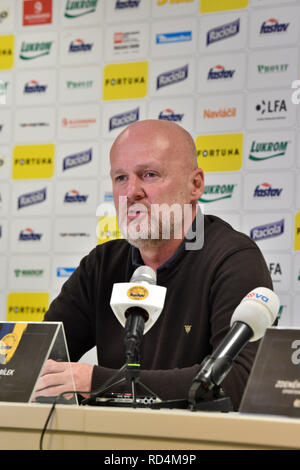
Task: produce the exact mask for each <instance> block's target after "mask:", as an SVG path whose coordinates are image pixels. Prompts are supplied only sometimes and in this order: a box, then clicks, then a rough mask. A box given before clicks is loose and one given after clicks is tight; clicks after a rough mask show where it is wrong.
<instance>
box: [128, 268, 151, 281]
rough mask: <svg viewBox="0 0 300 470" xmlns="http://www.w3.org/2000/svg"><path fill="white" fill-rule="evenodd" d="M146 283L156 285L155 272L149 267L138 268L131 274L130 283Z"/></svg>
mask: <svg viewBox="0 0 300 470" xmlns="http://www.w3.org/2000/svg"><path fill="white" fill-rule="evenodd" d="M143 281H144V282H148V284H152V285H156V272H155V271H154V270H153V269H152V268H150V266H139V267H138V268H137V269H136V270H135V271H134V273H133V275H132V277H131V279H130V282H136V283H139V282H143Z"/></svg>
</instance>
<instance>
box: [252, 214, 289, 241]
mask: <svg viewBox="0 0 300 470" xmlns="http://www.w3.org/2000/svg"><path fill="white" fill-rule="evenodd" d="M283 232H284V219H282V220H279V221H278V222H272V223H270V224H266V225H259V226H257V227H254V228H253V229H251V231H250V237H251V238H252V240H254V241H261V240H266V239H267V238H273V237H278V236H279V235H282V234H283Z"/></svg>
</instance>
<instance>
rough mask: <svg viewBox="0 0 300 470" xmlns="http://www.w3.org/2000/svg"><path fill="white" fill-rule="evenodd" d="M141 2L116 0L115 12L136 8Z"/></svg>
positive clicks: (138, 0) (137, 0)
mask: <svg viewBox="0 0 300 470" xmlns="http://www.w3.org/2000/svg"><path fill="white" fill-rule="evenodd" d="M140 3H141V0H116V3H115V10H123V9H125V8H138V7H139V5H140Z"/></svg>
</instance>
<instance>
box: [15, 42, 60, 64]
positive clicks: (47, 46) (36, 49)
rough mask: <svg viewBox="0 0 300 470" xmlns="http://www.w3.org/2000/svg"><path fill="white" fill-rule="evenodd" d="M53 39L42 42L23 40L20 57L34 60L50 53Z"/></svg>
mask: <svg viewBox="0 0 300 470" xmlns="http://www.w3.org/2000/svg"><path fill="white" fill-rule="evenodd" d="M52 44H53V41H47V42H45V41H42V42H25V41H23V42H22V45H21V51H20V59H22V60H33V59H37V58H39V57H43V56H45V55H49V54H50V51H51V47H52Z"/></svg>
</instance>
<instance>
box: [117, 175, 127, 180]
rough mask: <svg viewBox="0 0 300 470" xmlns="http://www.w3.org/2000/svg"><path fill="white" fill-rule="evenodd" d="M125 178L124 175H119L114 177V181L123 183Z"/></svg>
mask: <svg viewBox="0 0 300 470" xmlns="http://www.w3.org/2000/svg"><path fill="white" fill-rule="evenodd" d="M125 178H126V176H125V175H119V176H116V181H124V180H125Z"/></svg>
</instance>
